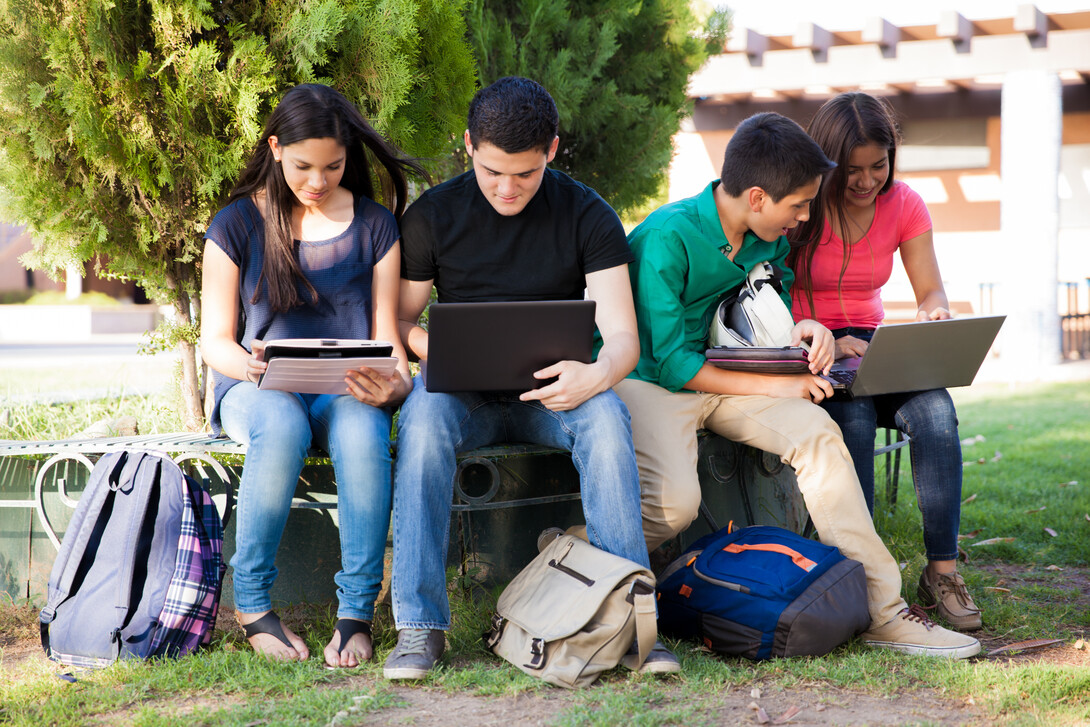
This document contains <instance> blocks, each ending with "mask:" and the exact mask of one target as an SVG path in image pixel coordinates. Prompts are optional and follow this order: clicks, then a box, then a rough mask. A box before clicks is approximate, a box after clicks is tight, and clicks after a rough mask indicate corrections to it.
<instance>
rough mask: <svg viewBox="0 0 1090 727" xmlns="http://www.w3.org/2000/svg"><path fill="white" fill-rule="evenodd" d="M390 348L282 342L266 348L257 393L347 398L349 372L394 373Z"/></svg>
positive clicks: (334, 341)
mask: <svg viewBox="0 0 1090 727" xmlns="http://www.w3.org/2000/svg"><path fill="white" fill-rule="evenodd" d="M392 351H393V346H392V345H390V344H389V343H387V342H385V341H370V340H362V339H343V338H340V339H338V338H284V339H277V340H273V341H268V342H267V343H266V344H265V355H264V360H265V361H267V362H268V363H269V366H268V368H267V369H266V370H265V373H264V374H263V375H262V376H261V379H260V380H259V381H258V384H257V388H259V389H277V390H280V391H293V392H296V393H299V394H348V386H347V385H346V384H345V383H344V378H345V375H346V374H347V372H348V370H349V369H358V368H360V367H361V366H367V367H369V368H372V369H374V370H375V371H377V372H379V373H380V374H382V375H384V376H388V375H389V374H391V373H393V372H394V371H395V370H396V369H397V358H396V357H394V356H391V355H390V353H391V352H392Z"/></svg>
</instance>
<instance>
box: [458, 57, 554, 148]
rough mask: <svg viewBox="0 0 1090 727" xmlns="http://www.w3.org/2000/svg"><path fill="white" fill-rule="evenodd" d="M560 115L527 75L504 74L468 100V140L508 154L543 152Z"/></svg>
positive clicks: (542, 88)
mask: <svg viewBox="0 0 1090 727" xmlns="http://www.w3.org/2000/svg"><path fill="white" fill-rule="evenodd" d="M559 126H560V115H559V114H558V113H557V111H556V103H555V102H554V101H553V97H552V96H550V95H549V92H548V91H546V90H545V88H544V87H543V86H542V85H541V84H540V83H538V82H537V81H531V80H530V79H529V78H520V77H519V76H506V77H504V78H501V79H500V80H498V81H496V82H495V83H493V84H492V85H490V86H486V87H484V88H482V89H481V90H480V91H478V92H477V94H476V95H475V96H474V97H473V100H472V101H470V103H469V121H468V123H467V128H468V129H469V140H470V142H472V144H473V146H475V147H476V146H480V145H481V144H484V143H488V144H491V145H492V146H494V147H496V148H497V149H499V150H500V151H503V152H506V153H508V154H518V153H519V152H524V151H530V150H535V151H536V150H538V149H540V150H541V151H546V150H548V148H549V145H550V144H552V143H553V139H555V138H556V131H557V129H558V128H559Z"/></svg>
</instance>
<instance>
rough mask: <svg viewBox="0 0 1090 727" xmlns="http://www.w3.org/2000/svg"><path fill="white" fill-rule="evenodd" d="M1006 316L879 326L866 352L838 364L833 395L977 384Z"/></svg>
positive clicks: (832, 375) (831, 377) (832, 378)
mask: <svg viewBox="0 0 1090 727" xmlns="http://www.w3.org/2000/svg"><path fill="white" fill-rule="evenodd" d="M1004 320H1006V316H977V317H972V318H951V319H949V320H945V321H920V322H916V323H896V324H891V325H886V326H878V328H876V329H875V331H874V337H873V338H872V339H871V342H870V346H869V347H868V348H867V352H866V353H865V354H864V355H863V356H862V357H861V358H847V359H841V360H840V361H837V362H836V364H834V365H833V368H832V370H830V372H829V376H827V377H825V378H827V379H828V380H829V381H831V382H832V384H833V391H834V398H837V399H841V398H854V397H857V396H876V395H878V394H893V393H897V392H902V391H925V390H927V389H949V388H952V387H955V386H968V385H969V384H971V383H973V379H974V378H975V377H976V372H977V371H978V370H979V369H980V364H982V363H983V362H984V357H985V356H987V355H988V351H989V350H990V349H991V347H992V342H993V341H995V337H996V334H998V333H999V328H1000V326H1002V325H1003V321H1004Z"/></svg>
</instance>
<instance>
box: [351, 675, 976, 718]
mask: <svg viewBox="0 0 1090 727" xmlns="http://www.w3.org/2000/svg"><path fill="white" fill-rule="evenodd" d="M394 691H395V692H396V694H397V696H398V697H399V698H400V699H401V700H403V701H404V702H405V704H404V706H398V707H393V708H390V709H387V710H384V711H383V712H381V713H380V714H376V715H368V719H367V722H366V723H367V724H368V725H382V726H384V727H399V726H402V725H412V726H413V727H447V726H448V725H456V724H473V725H480V726H481V727H492V726H495V727H502V726H503V725H514V724H517V725H535V726H536V725H540V726H542V727H544V726H546V725H550V724H555V723H556V722H555V720H556V719H557V718H558V717H560V715H561V713H562V712H564V711H567V710H568V709H570V708H571V707H572V705H573V703H574V700H575V697H573V696H572V695H571V694H570V693H567V692H558V693H557V694H555V695H552V694H549V695H547V696H540V695H526V694H521V695H517V696H513V697H498V698H497V697H493V698H483V697H469V696H460V695H449V694H429V690H423V689H411V688H402V687H398V688H396V689H395V690H394ZM683 699H684V700H686V702H687V703H688V704H689V705H691V706H693V707H694V708H695V711H696V712H697V714H698V715H700V716H701V717H703V719H705V720H707V721H710V722H713V723H716V724H760V723H761V722H760V721H759V720H758V712H757V710H756V709H754V707H753V705H756V706H758V707H759V708H761V709H762V710H763V714H762V715H761V716H762V717H764V718H766V719H767V720H769V721H768V722H767V723H769V724H775V723H777V722H775V720H777V719H778V718H783V717H787V719H786V720H784V721H783V723H785V724H791V725H821V726H822V727H824V726H826V725H903V724H906V723H907V724H915V723H927V724H941V725H947V724H949V725H972V724H983V723H984V722H983V717H982V716H981V714H980V713H979V712H977V711H976V710H975V708H973V707H972V706H970V705H967V704H964V703H962V702H959V701H955V700H943V699H941V698H938V697H935V696H934V695H931V694H927V693H911V694H901V695H897V696H896V697H893V698H889V699H886V698H883V697H876V696H873V695H867V694H858V693H855V692H850V691H845V690H838V689H829V688H814V689H790V690H784V691H781V692H776V693H775V694H772V695H767V696H762V697H760V698H758V699H754V698H753V697H752V696H750V687H746V688H745V689H734V690H726V691H724V692H722V693H720V694H717V695H715V696H714V697H705V698H702V699H699V700H698V701H696V702H695V703H694V702H693V699H692V697H690V696H687V695H685V694H684V693H683V692H682V690H681V689H680V688H678V687H670V686H667V685H666V684H664V685H663V688H662V698H661V699H660V700H659V703H660V704H663V705H667V706H677V705H678V704H679V703H680V701H681V700H683ZM796 710H797V711H796ZM651 711H652V712H653V711H654V710H651Z"/></svg>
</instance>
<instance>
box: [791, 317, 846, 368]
mask: <svg viewBox="0 0 1090 727" xmlns="http://www.w3.org/2000/svg"><path fill="white" fill-rule="evenodd" d="M803 341H808V342H809V343H810V354H809V358H810V373H812V374H827V373H829V368H830V367H831V366H832V365H833V360H834V358H835V354H836V342H835V341H833V334H832V332H830V331H829V329H828V328H826V327H825V326H823V325H821V324H820V323H818V322H817V321H815V320H811V319H809V318H807V319H805V320H801V321H799V322H798V323H796V324H795V327H794V328H792V329H791V345H792V346H798V345H799V344H800V343H802V342H803Z"/></svg>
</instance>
